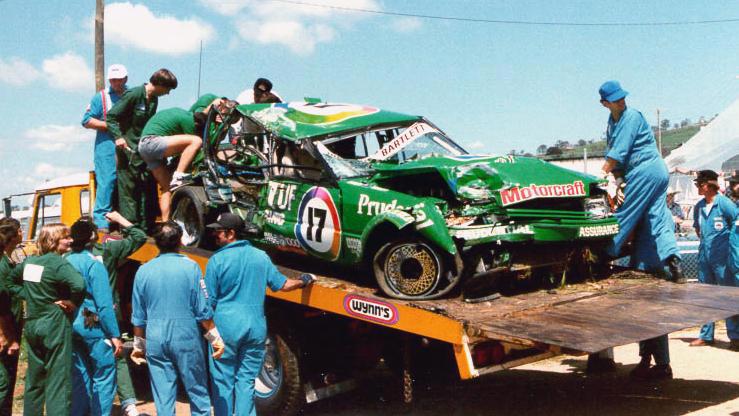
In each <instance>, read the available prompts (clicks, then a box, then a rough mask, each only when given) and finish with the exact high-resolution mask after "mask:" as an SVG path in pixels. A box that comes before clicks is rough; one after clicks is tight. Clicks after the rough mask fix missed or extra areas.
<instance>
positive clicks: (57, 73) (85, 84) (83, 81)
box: [41, 52, 95, 91]
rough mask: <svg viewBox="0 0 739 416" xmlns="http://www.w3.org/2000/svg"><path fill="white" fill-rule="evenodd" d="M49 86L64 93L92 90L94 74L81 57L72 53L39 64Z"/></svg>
mask: <svg viewBox="0 0 739 416" xmlns="http://www.w3.org/2000/svg"><path fill="white" fill-rule="evenodd" d="M41 69H42V70H43V71H44V76H46V79H47V81H48V82H49V86H51V87H52V88H58V89H62V90H65V91H80V90H92V89H94V87H95V74H94V73H93V72H92V69H90V67H89V66H87V63H86V62H85V60H84V59H82V57H81V56H79V55H77V54H74V53H72V52H67V53H64V54H62V55H56V56H54V57H51V58H49V59H45V60H44V62H43V63H42V64H41Z"/></svg>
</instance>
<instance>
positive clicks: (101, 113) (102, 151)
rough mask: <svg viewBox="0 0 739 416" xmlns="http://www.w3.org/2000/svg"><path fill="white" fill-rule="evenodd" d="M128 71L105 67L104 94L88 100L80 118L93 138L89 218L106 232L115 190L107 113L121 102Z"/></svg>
mask: <svg viewBox="0 0 739 416" xmlns="http://www.w3.org/2000/svg"><path fill="white" fill-rule="evenodd" d="M127 81H128V71H126V67H125V66H123V65H120V64H114V65H111V66H110V67H108V83H109V84H110V86H109V87H108V89H107V90H101V91H98V93H97V94H95V95H94V96H93V97H92V100H90V104H89V105H88V106H87V110H85V115H84V116H83V117H82V125H83V126H84V127H85V128H88V129H92V130H96V131H97V133H96V134H95V158H94V165H95V209H94V210H93V218H94V219H95V225H97V226H98V228H108V220H106V219H105V214H106V213H108V212H110V210H111V209H113V208H112V206H113V191H114V189H115V186H116V172H115V171H116V160H115V159H116V158H115V143H114V141H113V137H112V136H111V135H110V134H109V133H108V124H107V123H106V121H107V118H108V110H110V108H111V107H113V105H115V103H117V102H118V100H119V99H120V98H121V95H123V93H124V92H125V91H126V82H127Z"/></svg>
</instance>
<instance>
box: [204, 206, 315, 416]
mask: <svg viewBox="0 0 739 416" xmlns="http://www.w3.org/2000/svg"><path fill="white" fill-rule="evenodd" d="M207 228H208V229H209V230H211V231H212V232H213V234H214V237H215V241H216V244H217V245H218V246H220V248H219V249H218V251H216V252H215V253H213V256H212V257H211V258H210V260H208V265H207V267H206V269H205V286H206V288H207V291H208V295H209V299H208V300H209V301H210V304H211V306H212V308H213V310H214V317H213V320H214V321H215V323H216V326H217V327H218V328H219V330H220V331H221V336H222V337H223V341H224V343H225V345H226V350H225V352H224V353H223V356H222V357H221V358H220V359H219V360H215V359H212V358H211V360H210V372H211V386H212V391H213V397H214V403H213V407H214V411H215V415H216V416H231V415H234V414H236V415H256V413H255V410H254V400H253V398H254V382H255V380H256V377H257V374H258V373H259V370H260V369H261V368H262V361H263V360H264V343H265V341H266V338H267V322H266V319H265V317H264V298H265V296H266V289H267V287H269V288H270V289H272V290H273V291H278V290H279V291H290V290H295V289H299V288H303V287H306V286H308V285H310V284H311V283H313V281H314V280H315V276H313V275H312V274H308V273H305V274H302V275H301V276H300V278H299V279H288V278H286V277H285V276H284V275H283V274H282V273H280V272H279V271H278V270H277V268H276V267H275V266H274V264H272V261H271V260H270V258H269V257H268V256H267V254H266V253H265V252H264V251H262V250H260V249H258V248H256V247H254V246H252V245H251V243H250V242H248V241H246V240H241V233H242V231H243V230H244V221H243V220H242V219H241V217H239V216H238V215H235V214H232V213H229V212H227V213H223V214H221V215H220V216H219V217H218V219H217V220H216V222H214V223H212V224H208V225H207Z"/></svg>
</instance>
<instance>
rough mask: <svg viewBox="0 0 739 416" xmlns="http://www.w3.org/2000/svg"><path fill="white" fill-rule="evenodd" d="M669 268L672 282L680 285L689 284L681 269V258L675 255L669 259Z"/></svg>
mask: <svg viewBox="0 0 739 416" xmlns="http://www.w3.org/2000/svg"><path fill="white" fill-rule="evenodd" d="M667 268H668V269H670V277H671V279H670V280H671V281H672V282H674V283H678V284H683V283H688V279H686V278H685V275H684V274H683V269H682V268H681V267H680V257H678V256H677V255H675V254H673V255H671V256H670V257H669V258H668V259H667Z"/></svg>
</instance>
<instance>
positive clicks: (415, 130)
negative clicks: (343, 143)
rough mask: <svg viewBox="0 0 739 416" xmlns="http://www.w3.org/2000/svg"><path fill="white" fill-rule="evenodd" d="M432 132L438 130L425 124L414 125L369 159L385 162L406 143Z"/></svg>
mask: <svg viewBox="0 0 739 416" xmlns="http://www.w3.org/2000/svg"><path fill="white" fill-rule="evenodd" d="M432 132H435V133H439V131H438V130H436V129H435V128H433V127H431V126H429V125H428V124H426V123H420V122H419V123H415V124H413V125H412V126H410V127H408V128H407V129H405V130H403V132H402V133H400V134H399V135H398V137H396V138H394V139H393V140H390V141H389V142H387V143H385V145H384V146H382V148H381V149H380V150H378V151H377V152H375V154H373V155H372V156H370V157H369V159H373V160H385V159H387V158H389V157H390V156H392V155H394V154H396V153H398V152H399V151H400V149H402V148H404V147H405V146H406V145H408V143H410V142H412V141H414V140H416V139H417V138H419V137H421V136H423V135H424V134H426V133H432Z"/></svg>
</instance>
